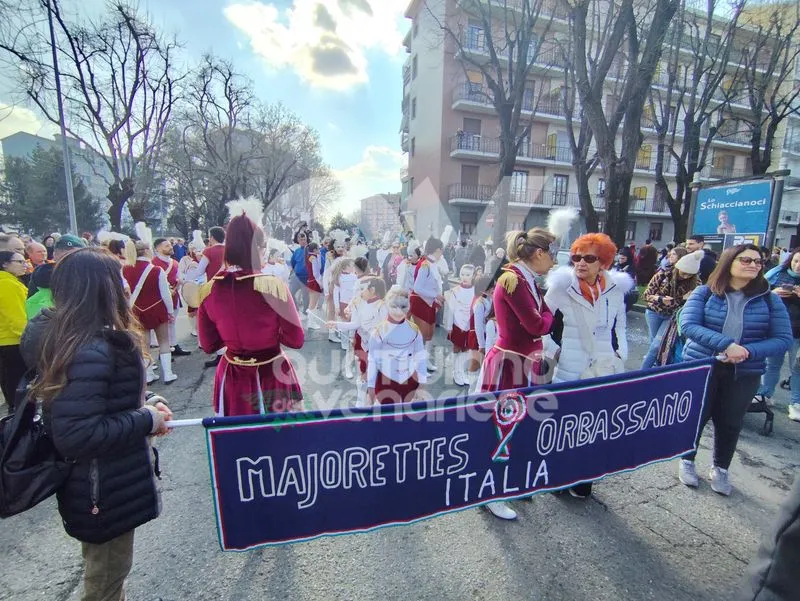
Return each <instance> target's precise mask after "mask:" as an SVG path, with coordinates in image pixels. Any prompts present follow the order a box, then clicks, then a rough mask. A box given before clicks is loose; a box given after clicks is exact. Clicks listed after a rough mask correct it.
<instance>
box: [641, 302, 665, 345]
mask: <svg viewBox="0 0 800 601" xmlns="http://www.w3.org/2000/svg"><path fill="white" fill-rule="evenodd" d="M644 319H645V321H646V322H647V333H648V335H649V336H650V342H652V341H653V338H655V337H656V334H658V330H659V328H660V327H661V324H662V323H664V322H668V321H669V320H670V318H669V317H667V316H666V315H661V314H660V313H656V312H655V311H651V310H650V309H647V310H646V311H645V312H644Z"/></svg>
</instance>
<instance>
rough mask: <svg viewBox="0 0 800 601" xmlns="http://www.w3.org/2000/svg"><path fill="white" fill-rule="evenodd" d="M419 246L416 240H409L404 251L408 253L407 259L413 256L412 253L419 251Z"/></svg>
mask: <svg viewBox="0 0 800 601" xmlns="http://www.w3.org/2000/svg"><path fill="white" fill-rule="evenodd" d="M419 246H420V244H419V241H418V240H417V239H416V238H412V239H411V240H409V241H408V246H407V247H406V250H407V251H408V256H409V257H411V256H413V255H414V253H415V252H416V251H417V249H419Z"/></svg>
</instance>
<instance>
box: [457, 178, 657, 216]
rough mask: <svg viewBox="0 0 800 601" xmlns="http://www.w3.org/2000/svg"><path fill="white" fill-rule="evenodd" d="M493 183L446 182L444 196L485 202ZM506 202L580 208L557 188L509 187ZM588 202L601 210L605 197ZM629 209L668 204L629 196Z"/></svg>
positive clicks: (646, 209)
mask: <svg viewBox="0 0 800 601" xmlns="http://www.w3.org/2000/svg"><path fill="white" fill-rule="evenodd" d="M495 189H496V188H495V186H486V185H475V184H460V183H458V184H450V186H449V187H448V200H475V201H479V202H482V203H485V202H489V201H490V200H491V199H492V196H493V195H494V191H495ZM509 202H511V203H515V204H524V205H529V206H531V207H536V206H539V207H543V208H547V207H576V208H580V205H581V203H580V199H579V197H578V194H577V193H575V192H560V191H557V190H514V189H512V190H511V194H510V197H509ZM592 206H593V207H594V208H595V209H596V210H598V211H605V209H606V198H605V196H602V195H593V196H592ZM629 210H630V212H631V213H656V214H661V215H666V214H669V207H668V206H667V203H666V201H665V200H662V199H655V198H633V197H632V198H631V199H630V204H629Z"/></svg>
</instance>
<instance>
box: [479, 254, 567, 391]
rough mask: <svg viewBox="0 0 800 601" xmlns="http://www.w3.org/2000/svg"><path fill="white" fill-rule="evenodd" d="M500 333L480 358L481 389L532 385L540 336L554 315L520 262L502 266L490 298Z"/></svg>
mask: <svg viewBox="0 0 800 601" xmlns="http://www.w3.org/2000/svg"><path fill="white" fill-rule="evenodd" d="M492 303H493V305H494V313H495V317H496V319H497V329H498V332H499V335H498V338H497V342H496V343H495V344H494V346H493V347H492V348H490V349H487V352H486V358H485V359H484V360H483V373H482V379H481V391H482V392H487V391H491V392H494V391H498V390H508V389H512V388H522V387H527V386H532V385H533V384H534V377H535V376H536V375H538V374H539V373H541V371H540V363H541V354H542V346H543V345H542V336H544V335H546V334H548V333H549V332H550V329H551V327H552V325H553V314H552V313H551V312H550V309H548V308H547V305H546V304H545V302H544V295H543V294H542V293H541V291H540V290H539V289H538V287H537V286H536V281H535V280H534V275H533V273H532V272H531V271H530V270H529V269H528V268H527V267H526V266H525V265H523V264H521V263H515V264H513V265H509V266H507V267H506V268H504V269H503V274H502V275H501V276H500V278H499V279H498V281H497V286H495V289H494V296H493V299H492Z"/></svg>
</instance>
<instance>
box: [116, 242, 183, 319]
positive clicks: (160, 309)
mask: <svg viewBox="0 0 800 601" xmlns="http://www.w3.org/2000/svg"><path fill="white" fill-rule="evenodd" d="M148 267H149V269H148ZM145 272H147V274H146V275H145ZM163 273H164V272H163V271H162V270H161V269H159V268H158V267H156V266H155V265H153V264H152V263H151V261H150V259H149V258H147V257H146V256H141V257H137V259H136V263H134V264H133V265H126V266H125V267H123V268H122V275H123V276H124V277H125V280H126V281H127V282H128V286H130V288H131V299H132V300H133V301H134V302H133V307H132V308H133V314H134V315H135V316H136V319H138V320H139V323H141V324H142V327H143V328H144V329H145V330H156V329H158V327H159V326H161V325H163V324H165V323H168V322H169V316H170V314H171V313H172V310H171V309H170V308H168V305H172V297H171V296H170V294H169V284H166V290H165V287H164V284H159V280H160V279H161V278H162V277H164V278H165V280H164V281H165V282H166V277H165V276H164V275H162V274H163ZM140 282H141V286H140ZM137 290H138V292H137ZM165 292H166V294H165Z"/></svg>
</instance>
